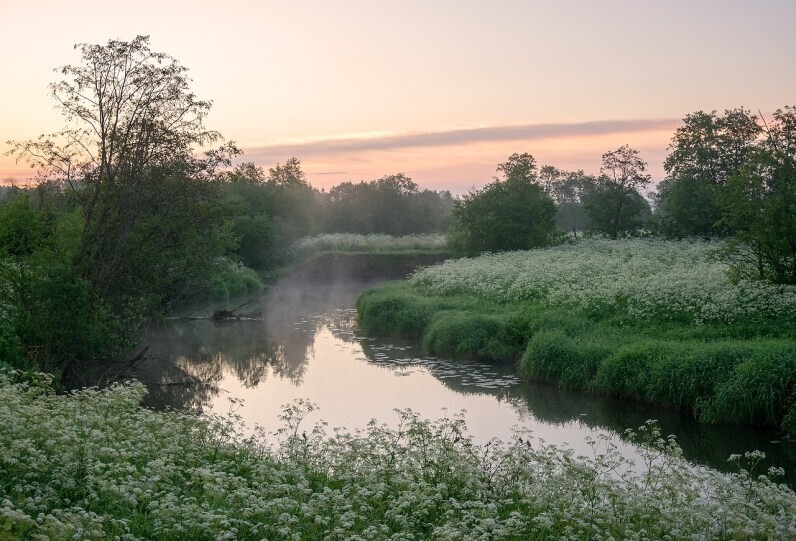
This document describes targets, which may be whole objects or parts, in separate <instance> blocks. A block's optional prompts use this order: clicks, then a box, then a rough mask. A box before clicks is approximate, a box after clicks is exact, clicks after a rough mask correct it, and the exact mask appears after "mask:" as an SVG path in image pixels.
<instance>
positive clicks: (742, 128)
mask: <svg viewBox="0 0 796 541" xmlns="http://www.w3.org/2000/svg"><path fill="white" fill-rule="evenodd" d="M760 131H761V129H760V125H759V124H758V119H757V117H756V116H755V115H753V114H751V113H750V112H749V111H748V110H746V109H743V108H739V109H733V110H727V111H725V112H724V115H721V116H719V115H717V114H716V111H712V112H710V113H705V112H703V111H697V112H695V113H691V114H689V115H687V116H686V117H685V118H684V119H683V126H681V127H680V128H678V129H677V131H676V132H675V134H674V136H673V137H672V142H671V144H670V145H669V150H670V152H669V155H668V156H667V157H666V161H665V162H664V164H663V166H664V169H665V170H666V175H667V177H666V180H665V181H664V182H663V183H662V184H661V185H660V186H659V188H658V214H659V218H660V221H661V229H662V231H663V232H664V233H665V234H666V235H668V236H672V237H684V236H701V237H712V236H717V235H722V234H726V231H727V230H726V229H725V227H723V226H722V224H720V223H719V221H720V219H721V217H722V209H721V206H720V204H719V197H720V195H721V193H722V191H723V188H724V187H725V186H726V185H727V182H728V181H729V179H730V178H731V177H732V176H733V175H735V174H736V173H737V172H738V171H739V170H740V169H741V168H742V167H743V165H744V164H745V163H746V160H747V159H748V157H749V156H750V154H751V153H752V151H753V150H754V148H755V142H756V140H757V137H758V135H759V134H760ZM726 225H727V224H724V226H726Z"/></svg>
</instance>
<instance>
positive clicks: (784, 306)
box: [411, 239, 796, 324]
mask: <svg viewBox="0 0 796 541" xmlns="http://www.w3.org/2000/svg"><path fill="white" fill-rule="evenodd" d="M720 247H721V245H720V244H719V243H718V242H703V241H665V240H660V239H627V240H601V239H586V240H582V241H579V242H577V243H573V244H564V245H561V246H556V247H552V248H547V249H541V250H531V251H521V252H506V253H500V254H486V255H483V256H480V257H477V258H473V259H458V260H450V261H446V262H444V263H442V264H441V265H437V266H434V267H429V268H425V269H422V270H420V271H418V272H417V273H415V274H414V276H413V277H412V279H411V280H412V283H413V284H415V285H417V286H420V287H422V288H423V289H424V290H425V291H428V292H430V293H433V294H441V295H450V294H458V293H462V294H468V295H477V296H481V297H485V298H489V299H494V300H497V301H500V302H512V301H525V300H539V301H542V302H544V303H546V304H548V305H551V306H567V307H578V308H582V309H585V310H587V311H589V312H592V313H605V312H613V311H616V310H621V311H623V312H624V313H627V314H628V315H629V316H631V317H633V318H640V319H657V320H673V321H681V322H689V323H697V324H700V323H708V322H724V323H731V322H736V321H740V320H749V319H755V320H760V321H765V320H771V319H778V320H783V321H788V322H794V323H796V287H794V286H777V285H773V284H770V283H766V282H752V281H741V282H739V283H733V282H732V281H731V280H730V277H729V275H728V272H727V271H728V266H727V264H726V263H724V262H721V261H718V260H717V259H716V258H714V257H712V255H713V254H714V253H715V252H716V251H717V250H718V249H719V248H720Z"/></svg>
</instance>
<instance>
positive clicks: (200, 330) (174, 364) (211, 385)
mask: <svg viewBox="0 0 796 541" xmlns="http://www.w3.org/2000/svg"><path fill="white" fill-rule="evenodd" d="M374 283H376V282H375V281H372V280H371V281H351V280H349V281H345V282H340V283H331V284H322V283H315V282H305V281H302V280H298V279H296V278H295V277H287V278H286V279H283V280H280V281H279V282H277V283H276V284H275V285H274V286H273V287H272V288H271V290H270V291H269V293H268V294H267V295H266V296H265V297H264V298H263V299H261V300H260V302H259V306H253V307H252V306H248V307H247V310H248V311H252V312H257V311H261V312H262V314H263V319H262V321H237V322H223V323H219V322H213V321H210V320H192V321H168V322H166V323H165V324H162V325H156V326H152V327H150V328H148V329H147V330H146V331H145V332H144V333H143V336H142V346H140V347H143V346H147V347H148V348H149V350H148V357H147V358H146V359H145V360H143V361H141V362H138V363H135V364H134V365H126V364H122V363H117V364H116V365H114V366H113V368H112V369H109V368H108V367H105V368H103V372H105V376H104V379H103V381H102V382H100V381H99V379H100V378H99V376H98V374H93V375H88V374H82V381H81V382H77V383H76V384H75V386H79V385H94V384H98V383H106V382H108V381H111V380H114V379H123V378H131V377H134V378H136V379H138V380H140V381H141V382H143V383H144V384H145V385H147V388H148V389H149V396H148V397H147V398H146V400H145V404H146V405H148V406H151V407H156V408H161V407H166V406H168V407H172V408H175V409H183V408H188V407H191V408H201V407H202V406H203V405H204V404H206V403H207V402H208V401H209V400H210V399H211V398H212V397H213V396H215V395H217V394H218V392H219V386H221V385H222V381H223V379H224V378H225V377H230V376H234V377H235V378H237V379H238V380H239V381H240V382H241V383H242V384H243V385H244V386H245V387H256V386H258V385H259V384H260V383H261V382H262V381H264V380H265V379H266V378H267V377H268V375H269V371H270V375H271V376H272V377H279V378H285V379H288V380H290V381H291V382H293V383H294V384H296V385H299V384H301V381H302V378H303V376H304V372H305V370H306V366H307V361H308V359H309V358H310V356H311V355H312V354H313V349H312V348H313V344H314V341H315V334H316V333H317V332H318V331H320V330H321V329H323V328H326V327H328V328H331V329H333V331H341V332H344V333H345V332H350V331H351V329H352V327H353V321H354V315H353V314H352V313H351V310H350V308H351V306H353V304H354V303H355V301H356V299H357V297H358V296H359V294H360V293H361V292H362V291H363V290H364V289H366V288H367V287H370V286H371V285H373V284H374ZM349 339H350V338H349Z"/></svg>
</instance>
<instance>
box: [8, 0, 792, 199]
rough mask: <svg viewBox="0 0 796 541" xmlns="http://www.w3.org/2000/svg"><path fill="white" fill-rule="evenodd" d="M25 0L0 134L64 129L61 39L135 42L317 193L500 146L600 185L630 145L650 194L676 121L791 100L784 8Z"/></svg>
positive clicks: (254, 155)
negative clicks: (168, 63) (180, 70)
mask: <svg viewBox="0 0 796 541" xmlns="http://www.w3.org/2000/svg"><path fill="white" fill-rule="evenodd" d="M108 6H109V4H108V3H107V2H105V1H102V2H101V1H100V0H74V1H73V2H68V3H67V2H60V1H56V0H29V1H28V2H24V3H22V2H15V3H12V4H10V5H8V6H4V10H3V18H4V31H3V33H0V47H2V50H3V51H4V54H3V55H2V56H0V70H1V72H2V73H4V74H6V75H5V78H4V83H5V84H3V85H0V179H3V178H7V177H16V178H17V179H24V178H25V177H27V176H29V175H30V174H31V171H30V170H29V169H27V168H26V167H24V165H20V164H15V163H14V161H13V159H11V158H9V157H7V156H3V155H2V154H3V153H4V152H5V151H6V150H7V149H8V147H7V146H6V145H5V144H4V142H5V141H6V140H9V139H13V140H22V139H27V138H33V137H36V136H38V135H39V134H41V133H46V132H52V131H55V130H57V129H59V128H60V127H61V121H62V119H61V117H60V116H59V115H58V113H57V111H55V110H54V108H53V102H52V101H51V99H50V97H49V95H48V90H47V84H48V83H49V82H52V81H55V80H58V74H57V73H54V72H53V68H56V67H57V66H60V65H64V64H67V63H74V62H77V61H79V59H78V57H77V55H76V53H75V51H74V50H73V49H72V45H73V44H75V43H78V42H90V43H104V42H106V41H107V40H108V39H110V38H114V39H117V38H118V39H132V38H133V37H134V36H135V35H136V34H147V35H150V36H151V46H152V48H153V50H157V51H163V52H166V53H169V54H171V55H172V56H174V57H175V58H177V59H178V60H179V61H180V62H181V63H182V64H183V65H185V66H187V67H188V68H189V69H190V74H191V77H192V78H193V86H192V88H193V89H194V91H195V92H196V93H197V95H198V96H199V97H200V98H206V99H211V100H213V102H214V107H213V112H212V113H211V115H210V116H209V117H208V120H207V125H208V127H210V128H212V129H217V130H219V131H221V133H223V134H224V136H225V137H227V138H229V139H231V140H234V141H236V142H237V143H238V145H239V146H240V147H241V148H243V149H244V150H245V152H246V153H245V155H244V156H243V160H245V161H254V162H255V163H257V164H258V165H261V166H263V167H266V168H267V167H271V166H273V165H274V164H275V163H276V162H284V161H285V160H286V159H287V158H289V157H291V156H295V157H297V158H299V159H300V160H301V161H302V165H303V167H304V169H305V171H306V172H307V175H308V178H309V179H310V181H311V182H312V183H313V184H314V185H316V186H318V187H327V188H328V187H329V186H331V185H333V184H337V183H339V182H341V181H344V180H352V181H359V180H363V179H364V180H368V179H373V178H378V177H381V176H383V175H386V174H391V173H397V172H404V173H406V174H407V175H409V176H410V177H412V178H413V179H414V180H415V182H417V183H418V184H420V185H421V186H427V187H431V188H435V189H451V190H452V191H454V192H455V193H463V192H465V191H467V190H468V189H469V188H471V187H480V186H483V185H484V184H485V183H487V182H489V181H490V179H491V177H492V175H494V173H495V167H496V165H497V164H498V163H499V162H501V161H503V160H505V159H506V158H507V157H508V156H509V155H511V154H512V153H514V152H530V153H531V154H533V155H534V156H535V157H536V159H537V161H538V162H539V163H540V164H550V165H556V166H558V167H560V168H566V169H581V168H582V169H584V170H586V171H587V172H594V173H596V172H597V171H598V169H599V165H600V157H601V155H602V153H604V152H607V151H610V150H615V149H616V148H618V147H619V146H621V145H623V144H629V145H630V146H632V147H635V148H637V149H639V150H640V151H641V153H642V156H643V157H644V159H646V160H647V161H648V162H649V168H650V172H651V173H652V175H653V178H654V179H655V180H659V179H660V178H661V177H662V176H663V171H662V161H663V159H664V157H665V156H666V147H667V145H668V142H669V140H670V138H671V135H672V133H673V131H674V130H675V129H676V127H677V126H678V123H679V119H681V118H683V116H685V115H686V114H688V113H691V112H694V111H697V110H700V109H701V110H708V111H710V110H713V109H717V110H719V111H722V110H723V109H725V108H734V107H739V106H745V107H747V108H750V109H752V110H754V111H756V110H758V109H760V110H762V111H764V112H766V113H770V112H772V111H774V110H775V109H776V108H778V107H782V106H784V105H788V104H794V103H796V70H793V69H791V66H792V54H793V51H796V33H794V32H792V29H791V27H790V26H791V23H792V21H793V20H794V16H796V2H792V1H790V0H768V1H760V2H755V3H754V4H751V3H749V2H744V1H742V0H725V1H719V0H703V1H701V2H693V1H684V0H674V1H669V2H666V3H661V2H641V1H629V0H621V1H620V0H614V1H605V2H587V1H574V0H570V1H563V0H560V1H544V2H542V1H532V0H524V1H521V0H514V1H511V0H503V1H492V2H486V1H475V0H456V1H454V0H438V1H435V2H427V1H420V0H403V1H401V2H391V3H388V2H372V1H365V0H362V1H358V0H340V1H338V2H322V1H314V2H310V1H300V0H296V1H293V2H276V1H253V0H252V1H246V0H231V1H229V2H226V3H223V4H219V3H217V2H210V1H209V0H195V1H191V2H187V1H171V2H162V1H155V0H141V1H140V2H136V3H135V4H132V3H124V4H122V3H118V4H114V6H113V8H114V9H109V7H108Z"/></svg>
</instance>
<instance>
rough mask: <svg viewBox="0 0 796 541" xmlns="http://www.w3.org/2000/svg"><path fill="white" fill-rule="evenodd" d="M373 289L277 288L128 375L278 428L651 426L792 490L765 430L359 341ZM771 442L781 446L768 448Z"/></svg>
mask: <svg viewBox="0 0 796 541" xmlns="http://www.w3.org/2000/svg"><path fill="white" fill-rule="evenodd" d="M381 280H382V279H373V280H348V281H343V282H339V283H337V284H334V285H330V284H322V283H320V284H319V283H308V282H305V281H303V280H299V279H296V278H295V277H294V278H291V279H287V280H283V281H281V282H279V283H278V284H277V286H276V287H275V288H274V289H273V290H272V291H271V292H270V293H269V294H268V295H267V296H266V297H264V298H263V299H260V300H258V301H257V302H256V303H254V304H253V305H252V306H249V307H247V310H251V311H262V313H263V319H262V320H261V321H240V322H232V323H214V322H212V321H172V322H169V323H168V324H167V325H163V326H159V327H153V328H151V329H149V330H148V331H147V333H146V335H145V343H146V344H147V345H148V347H149V348H150V349H149V352H150V353H151V354H152V358H150V359H148V360H146V361H145V362H143V363H139V364H138V365H137V366H135V367H134V370H133V371H131V372H130V373H129V374H128V375H133V376H135V377H137V378H138V379H140V380H142V381H143V382H144V383H145V384H147V386H148V387H149V389H150V396H149V397H148V399H147V404H148V405H150V406H153V407H172V408H188V407H191V408H202V409H204V410H213V411H219V412H223V411H224V410H225V409H226V408H227V398H228V397H235V398H242V399H244V400H245V403H246V405H245V406H244V408H243V410H241V411H239V413H240V414H242V416H243V417H244V419H245V420H246V421H247V422H248V423H249V425H253V424H255V423H257V424H259V425H261V426H263V427H264V428H266V430H274V429H276V428H277V427H278V422H277V420H276V418H277V415H278V413H279V410H280V407H281V406H282V405H283V404H285V403H288V402H290V401H291V400H293V399H295V398H309V399H310V400H312V401H313V402H316V403H317V404H318V405H319V406H320V416H321V417H322V418H323V419H324V420H325V421H327V422H328V423H329V425H330V426H346V427H348V428H350V429H356V428H364V427H365V426H366V425H367V423H368V421H370V419H371V418H376V419H378V420H379V421H380V422H390V421H391V420H394V419H397V416H395V414H394V413H393V411H392V410H393V409H394V408H407V407H409V408H412V409H414V410H416V411H418V412H420V413H421V414H422V415H425V416H428V417H432V418H438V417H440V416H441V415H445V414H448V413H446V411H445V410H444V409H445V408H447V411H448V412H450V413H451V414H452V413H455V412H458V411H459V410H462V409H466V410H467V417H466V418H467V422H468V426H469V427H470V429H471V431H472V433H473V434H474V435H475V436H476V439H478V440H480V441H482V442H484V441H487V440H488V439H490V438H491V437H493V436H497V437H501V438H504V439H505V438H507V437H509V436H510V434H511V432H512V428H513V427H514V426H516V425H520V426H523V427H528V428H531V429H532V430H533V431H534V432H535V433H536V435H537V436H538V437H540V438H543V439H545V440H546V441H549V442H552V443H563V442H566V443H568V444H569V445H571V446H573V447H574V448H575V449H576V451H578V452H588V449H587V446H586V445H585V444H584V443H583V441H584V438H585V437H586V436H587V435H591V436H595V435H599V434H606V433H607V434H612V435H613V439H614V441H616V442H617V443H619V444H620V448H621V449H622V450H623V452H626V453H628V454H630V455H633V454H634V451H633V448H632V447H631V446H629V445H626V444H625V443H623V442H621V436H617V435H621V434H623V433H624V431H625V430H626V429H627V428H636V427H638V426H640V425H642V424H643V423H644V422H645V421H646V420H647V419H650V418H652V419H658V421H659V423H660V425H661V427H662V428H663V431H664V433H665V434H670V433H671V434H675V435H676V436H677V438H678V440H679V443H680V445H681V446H682V448H683V451H684V453H685V455H686V457H687V458H689V459H690V460H692V461H694V462H696V463H700V464H706V465H709V466H711V467H715V468H719V469H726V468H727V466H728V465H727V462H726V459H727V457H728V456H729V455H730V454H732V453H739V452H740V453H743V452H744V451H747V450H753V449H760V450H763V451H765V452H766V454H767V455H768V456H769V457H770V459H771V460H770V463H771V464H774V465H778V466H783V467H785V469H786V472H787V473H788V482H789V484H791V485H792V486H793V485H795V484H796V443H793V442H788V441H787V440H783V439H781V438H780V436H778V435H777V434H776V433H775V432H772V431H768V430H756V429H750V428H748V427H734V426H710V425H702V424H699V423H697V422H695V421H694V420H692V419H690V418H689V417H687V416H684V415H681V414H679V413H678V412H675V411H671V410H665V409H660V408H653V407H650V406H645V405H643V404H635V403H632V402H628V401H619V400H613V399H606V398H601V397H595V396H591V395H588V394H585V393H579V392H570V391H566V390H561V389H557V388H555V387H553V386H548V385H542V384H527V383H523V382H521V381H520V380H519V379H518V378H517V376H516V373H515V370H514V367H513V366H510V365H489V364H484V363H463V362H452V361H449V360H445V359H438V358H434V357H426V356H424V355H423V354H422V351H421V348H420V345H419V344H417V343H414V342H411V341H401V340H392V339H391V340H382V339H373V338H370V337H363V336H359V335H358V334H357V332H356V318H355V311H354V309H353V304H354V302H355V300H356V298H357V296H358V295H359V294H360V292H361V291H363V290H364V289H366V288H368V287H371V286H373V285H375V284H376V283H378V282H379V281H381ZM772 441H779V442H781V443H772Z"/></svg>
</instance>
